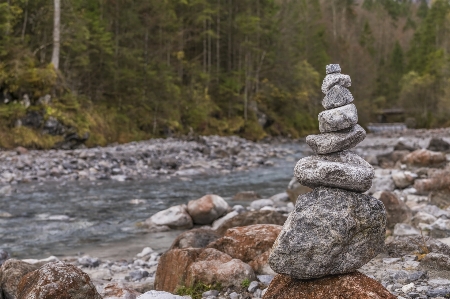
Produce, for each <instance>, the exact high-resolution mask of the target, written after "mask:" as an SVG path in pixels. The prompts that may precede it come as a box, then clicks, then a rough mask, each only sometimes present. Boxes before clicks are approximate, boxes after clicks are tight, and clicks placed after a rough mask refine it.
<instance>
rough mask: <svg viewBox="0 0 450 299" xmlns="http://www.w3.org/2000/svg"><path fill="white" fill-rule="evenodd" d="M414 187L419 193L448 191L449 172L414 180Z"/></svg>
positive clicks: (449, 184) (449, 187) (449, 189)
mask: <svg viewBox="0 0 450 299" xmlns="http://www.w3.org/2000/svg"><path fill="white" fill-rule="evenodd" d="M414 188H415V189H416V190H417V193H419V194H428V193H429V192H431V191H442V192H449V193H450V173H448V172H445V173H441V175H440V176H436V177H431V178H428V179H418V180H415V181H414Z"/></svg>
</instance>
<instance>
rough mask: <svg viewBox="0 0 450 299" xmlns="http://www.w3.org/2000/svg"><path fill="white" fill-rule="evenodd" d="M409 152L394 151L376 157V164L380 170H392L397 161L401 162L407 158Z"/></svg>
mask: <svg viewBox="0 0 450 299" xmlns="http://www.w3.org/2000/svg"><path fill="white" fill-rule="evenodd" d="M409 153H410V152H409V151H407V150H394V151H393V152H391V153H387V154H383V155H378V156H377V160H378V164H379V165H380V166H381V167H382V168H392V167H394V165H395V163H397V161H401V160H402V159H403V158H404V157H405V156H407V155H408V154H409Z"/></svg>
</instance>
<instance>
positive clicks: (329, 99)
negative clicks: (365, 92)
mask: <svg viewBox="0 0 450 299" xmlns="http://www.w3.org/2000/svg"><path fill="white" fill-rule="evenodd" d="M353 100H354V98H353V95H352V93H351V92H350V90H348V89H347V88H345V87H342V86H340V85H335V86H333V87H332V88H331V89H330V91H328V93H327V95H326V96H325V98H324V99H323V100H322V106H323V107H324V108H325V109H333V108H337V107H342V106H345V105H348V104H350V103H352V102H353Z"/></svg>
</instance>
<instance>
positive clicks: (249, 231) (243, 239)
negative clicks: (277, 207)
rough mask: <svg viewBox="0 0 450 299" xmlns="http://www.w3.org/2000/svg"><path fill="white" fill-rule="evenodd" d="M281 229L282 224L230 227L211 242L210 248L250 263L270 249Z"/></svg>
mask: <svg viewBox="0 0 450 299" xmlns="http://www.w3.org/2000/svg"><path fill="white" fill-rule="evenodd" d="M280 231H281V226H280V225H273V224H255V225H249V226H243V227H236V228H230V229H228V230H227V231H226V233H225V235H224V236H223V237H222V238H220V239H218V240H216V241H215V242H213V243H211V244H209V245H208V248H215V249H217V250H220V251H222V252H224V253H226V254H228V255H230V256H231V257H232V258H236V259H240V260H242V261H243V262H246V263H248V262H250V261H252V260H253V259H255V258H257V257H258V256H259V255H261V254H263V253H264V252H266V251H268V250H270V248H272V245H273V243H274V242H275V239H276V238H277V236H278V234H279V233H280Z"/></svg>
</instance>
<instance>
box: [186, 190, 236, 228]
mask: <svg viewBox="0 0 450 299" xmlns="http://www.w3.org/2000/svg"><path fill="white" fill-rule="evenodd" d="M229 208H230V207H229V206H228V203H227V202H226V201H225V200H224V199H223V198H222V197H220V196H218V195H213V194H208V195H205V196H203V197H202V198H199V199H196V200H191V201H189V203H188V205H187V211H188V213H189V215H191V217H192V220H193V221H194V223H197V224H211V223H212V222H213V221H214V220H216V219H217V218H219V217H220V216H222V215H223V214H225V213H226V212H227V211H228V209H229Z"/></svg>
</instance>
